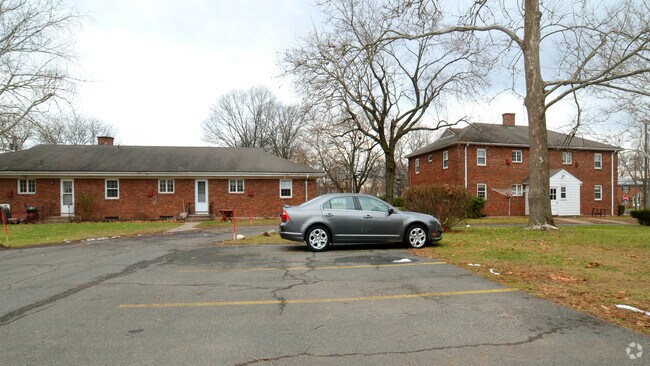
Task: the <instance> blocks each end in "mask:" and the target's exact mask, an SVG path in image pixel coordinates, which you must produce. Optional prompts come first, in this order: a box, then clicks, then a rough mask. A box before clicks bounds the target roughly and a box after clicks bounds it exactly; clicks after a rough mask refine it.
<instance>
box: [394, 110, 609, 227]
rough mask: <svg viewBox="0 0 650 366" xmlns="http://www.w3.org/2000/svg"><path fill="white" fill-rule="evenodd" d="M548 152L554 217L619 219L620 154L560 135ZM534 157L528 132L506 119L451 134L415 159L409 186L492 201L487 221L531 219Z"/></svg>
mask: <svg viewBox="0 0 650 366" xmlns="http://www.w3.org/2000/svg"><path fill="white" fill-rule="evenodd" d="M548 147H549V159H550V161H549V165H550V169H551V171H550V175H551V178H550V183H551V197H550V199H551V208H552V211H553V214H554V215H590V214H592V212H599V213H606V214H614V210H615V202H614V199H615V198H614V195H615V191H616V187H617V184H618V183H617V179H618V178H617V173H618V169H617V166H618V151H619V150H620V149H619V148H618V147H616V146H612V145H607V144H603V143H599V142H596V141H590V140H587V139H583V138H579V137H573V138H570V137H569V136H568V135H566V134H562V133H559V132H555V131H548ZM528 156H529V139H528V126H517V125H515V114H514V113H505V114H503V123H502V124H485V123H476V124H472V125H469V126H467V127H465V128H449V129H447V130H446V131H444V133H443V134H442V135H441V137H440V138H439V139H438V140H437V141H435V142H434V143H432V144H430V145H428V146H426V147H424V148H422V149H419V150H417V151H415V152H413V153H412V154H409V155H408V156H407V158H408V159H409V185H422V184H435V183H439V184H440V183H446V184H454V185H462V186H465V187H466V188H467V189H468V190H469V191H470V192H471V193H473V194H474V195H475V196H478V197H483V198H485V199H486V206H485V210H484V213H485V214H486V215H489V216H507V215H513V216H515V215H526V214H527V213H528V205H527V198H526V197H527V184H528V178H529V176H530V173H529V164H528V163H529V162H528Z"/></svg>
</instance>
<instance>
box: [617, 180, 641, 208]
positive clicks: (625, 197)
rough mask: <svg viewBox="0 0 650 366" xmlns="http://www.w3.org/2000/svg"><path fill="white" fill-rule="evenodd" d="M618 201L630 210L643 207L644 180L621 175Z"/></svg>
mask: <svg viewBox="0 0 650 366" xmlns="http://www.w3.org/2000/svg"><path fill="white" fill-rule="evenodd" d="M616 202H617V204H619V205H624V206H625V207H626V208H627V209H630V210H638V209H641V208H643V207H644V200H643V181H641V180H634V179H631V178H621V177H619V178H618V190H617V191H616Z"/></svg>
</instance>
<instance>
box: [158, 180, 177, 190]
mask: <svg viewBox="0 0 650 366" xmlns="http://www.w3.org/2000/svg"><path fill="white" fill-rule="evenodd" d="M170 180H171V181H172V190H171V192H169V191H167V186H168V184H167V183H168V182H169V181H170ZM162 181H165V191H161V190H160V182H162ZM174 192H176V182H175V181H174V180H173V179H164V178H163V179H158V193H160V194H174Z"/></svg>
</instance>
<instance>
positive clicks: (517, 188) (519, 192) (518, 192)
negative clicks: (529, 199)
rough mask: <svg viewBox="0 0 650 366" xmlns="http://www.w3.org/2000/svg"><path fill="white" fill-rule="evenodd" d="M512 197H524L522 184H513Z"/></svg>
mask: <svg viewBox="0 0 650 366" xmlns="http://www.w3.org/2000/svg"><path fill="white" fill-rule="evenodd" d="M511 190H512V192H511V195H512V196H513V197H519V196H523V195H524V186H523V185H521V184H513V185H512V188H511Z"/></svg>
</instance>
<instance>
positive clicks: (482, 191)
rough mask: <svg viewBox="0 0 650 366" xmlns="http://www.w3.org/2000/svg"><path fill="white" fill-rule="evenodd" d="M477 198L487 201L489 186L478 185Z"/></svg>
mask: <svg viewBox="0 0 650 366" xmlns="http://www.w3.org/2000/svg"><path fill="white" fill-rule="evenodd" d="M476 197H480V198H483V199H484V200H487V184H485V183H479V184H477V185H476Z"/></svg>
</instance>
